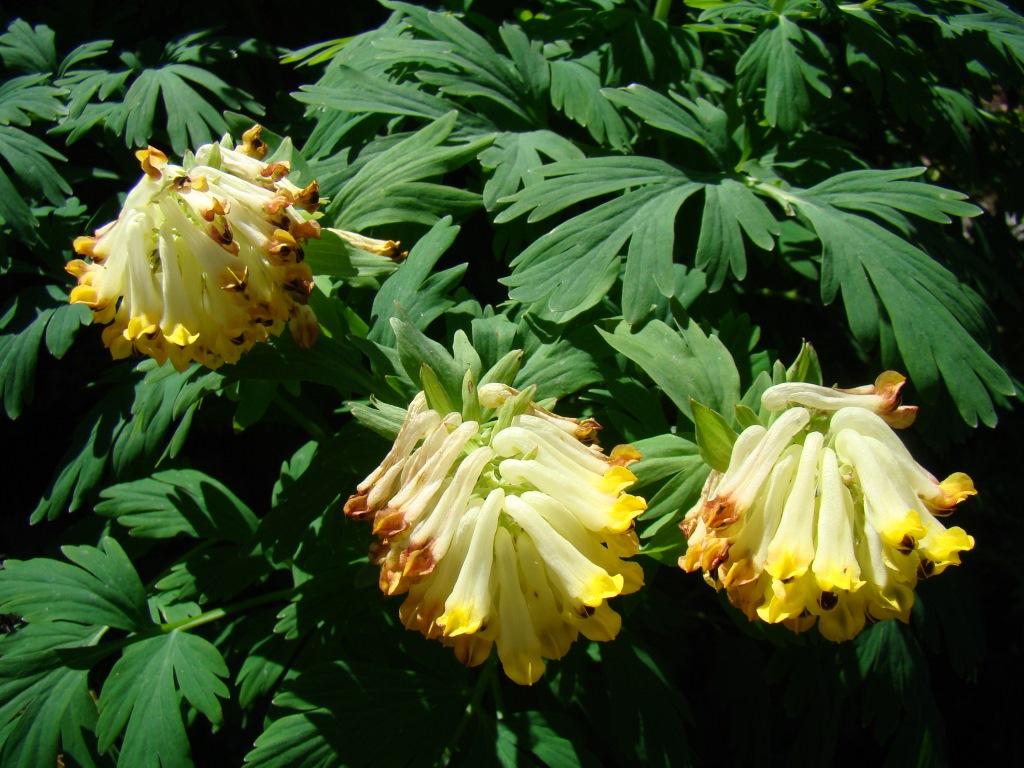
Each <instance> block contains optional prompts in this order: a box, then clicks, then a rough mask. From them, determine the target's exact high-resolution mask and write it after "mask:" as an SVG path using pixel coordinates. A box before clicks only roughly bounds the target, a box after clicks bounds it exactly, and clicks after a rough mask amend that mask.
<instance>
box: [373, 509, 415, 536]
mask: <svg viewBox="0 0 1024 768" xmlns="http://www.w3.org/2000/svg"><path fill="white" fill-rule="evenodd" d="M408 528H409V521H408V520H407V519H406V516H405V512H403V511H402V510H400V509H394V508H393V507H384V508H382V509H379V510H377V513H376V515H374V518H373V535H374V536H380V537H381V538H382V539H392V538H394V537H396V536H397V535H398V534H400V533H402V532H404V531H406V530H408Z"/></svg>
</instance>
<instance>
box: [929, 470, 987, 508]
mask: <svg viewBox="0 0 1024 768" xmlns="http://www.w3.org/2000/svg"><path fill="white" fill-rule="evenodd" d="M939 489H940V490H941V491H942V499H941V500H940V501H939V502H938V506H939V508H940V509H952V508H953V507H955V506H956V505H957V504H959V503H960V502H962V501H963V500H964V499H966V498H968V497H970V496H977V495H978V491H977V489H976V488H975V487H974V481H973V480H971V478H970V477H969V476H968V475H966V474H964V473H963V472H954V473H953V474H952V475H950V476H949V477H947V478H946V479H945V480H943V481H942V482H941V483H939Z"/></svg>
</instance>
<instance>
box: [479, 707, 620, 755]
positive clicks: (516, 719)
mask: <svg viewBox="0 0 1024 768" xmlns="http://www.w3.org/2000/svg"><path fill="white" fill-rule="evenodd" d="M497 739H498V741H497V743H496V744H495V748H496V749H497V750H498V756H499V759H501V761H502V764H503V765H507V766H513V767H514V766H518V765H521V764H522V763H523V762H524V761H529V760H530V759H531V758H532V759H533V760H541V761H543V765H546V766H549V768H577V767H578V766H597V765H600V764H601V762H600V761H599V760H598V759H597V757H595V756H594V754H593V753H592V752H591V751H590V750H588V749H587V748H586V745H585V744H584V740H583V738H582V736H581V734H580V733H579V732H578V730H577V728H576V725H575V723H574V722H573V721H572V719H571V718H569V717H568V715H565V714H563V713H560V712H533V711H528V712H512V713H510V714H509V715H507V716H506V717H505V718H503V719H502V720H499V721H498V722H497Z"/></svg>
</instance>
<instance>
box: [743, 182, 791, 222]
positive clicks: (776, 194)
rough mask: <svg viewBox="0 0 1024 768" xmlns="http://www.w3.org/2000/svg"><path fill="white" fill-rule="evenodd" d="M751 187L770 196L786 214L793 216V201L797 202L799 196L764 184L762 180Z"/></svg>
mask: <svg viewBox="0 0 1024 768" xmlns="http://www.w3.org/2000/svg"><path fill="white" fill-rule="evenodd" d="M753 188H754V189H756V190H757V191H758V192H761V193H763V194H765V195H767V196H768V197H770V198H772V199H773V200H774V201H775V202H777V203H779V205H781V206H782V209H783V210H784V211H785V212H786V215H787V216H794V215H795V213H794V212H793V203H797V204H799V203H800V202H801V200H800V198H798V197H795V196H794V195H791V194H789V193H788V192H785V191H783V190H781V189H779V188H778V187H775V186H772V185H771V184H765V183H764V182H758V183H757V184H754V185H753Z"/></svg>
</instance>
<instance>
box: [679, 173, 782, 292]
mask: <svg viewBox="0 0 1024 768" xmlns="http://www.w3.org/2000/svg"><path fill="white" fill-rule="evenodd" d="M741 227H742V229H743V231H744V232H746V233H747V237H749V238H750V240H751V242H753V243H754V245H756V246H757V247H758V248H761V249H762V250H765V251H770V250H772V248H774V247H775V237H777V236H778V235H779V225H778V222H776V221H775V217H774V216H772V215H771V213H770V212H769V211H768V208H767V206H765V204H764V203H763V202H762V201H761V200H759V199H758V198H757V197H755V196H754V193H753V192H751V191H750V189H748V188H747V187H746V186H744V185H743V184H740V183H739V182H737V181H733V180H732V179H723V180H722V182H721V183H720V184H717V185H714V184H709V185H707V186H706V187H705V188H704V216H703V218H702V219H701V223H700V238H699V239H698V241H697V257H696V260H695V261H694V266H695V267H696V268H697V269H701V270H703V271H704V272H706V273H707V275H708V290H709V291H712V292H714V291H717V290H719V289H720V288H721V287H722V285H723V283H724V282H725V277H726V274H727V272H728V270H730V269H731V270H732V273H733V274H734V275H735V276H736V279H737V280H742V279H743V278H744V277H746V275H747V261H746V253H745V248H744V245H743V236H742V235H741V234H740V228H741Z"/></svg>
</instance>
